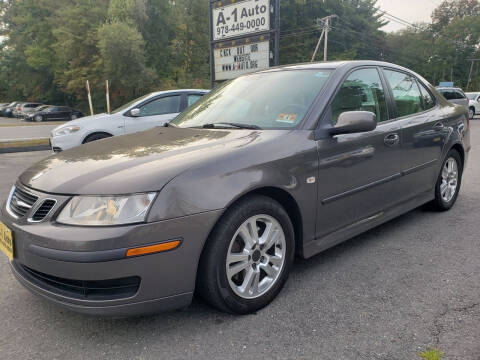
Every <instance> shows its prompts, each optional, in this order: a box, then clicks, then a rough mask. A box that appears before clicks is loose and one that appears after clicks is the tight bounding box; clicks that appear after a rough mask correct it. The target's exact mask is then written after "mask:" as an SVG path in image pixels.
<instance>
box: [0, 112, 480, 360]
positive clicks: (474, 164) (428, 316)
mask: <svg viewBox="0 0 480 360" xmlns="http://www.w3.org/2000/svg"><path fill="white" fill-rule="evenodd" d="M472 143H473V149H472V151H471V153H470V159H469V164H468V169H467V171H466V173H465V176H464V183H463V189H462V191H461V194H460V197H459V199H458V203H457V205H456V206H455V207H454V209H452V211H450V212H448V213H432V212H429V211H427V210H423V209H417V210H415V211H412V212H410V213H408V214H406V215H404V216H402V217H400V218H398V219H396V220H393V221H391V222H389V223H387V224H385V225H383V226H380V227H378V228H376V229H374V230H372V231H369V232H368V233H365V234H363V235H361V236H358V237H356V238H354V239H352V240H350V241H348V242H346V243H344V244H342V245H339V246H337V247H335V248H333V249H331V250H329V251H327V252H325V253H323V254H321V255H319V256H316V257H314V258H312V259H310V260H307V261H305V260H297V261H296V266H295V269H294V271H293V274H292V276H291V278H290V281H289V282H288V283H287V286H286V287H285V289H284V291H283V292H282V293H281V294H280V296H279V297H278V299H277V300H276V301H274V302H273V303H272V304H271V305H270V306H269V307H267V308H266V309H264V310H262V311H260V312H258V313H257V314H255V315H249V316H243V317H235V316H230V315H225V314H222V313H219V312H217V311H215V310H212V309H211V308H209V307H208V306H207V305H205V304H203V303H202V302H200V301H199V300H196V301H195V302H194V303H193V304H192V306H190V307H189V308H188V309H187V310H184V311H181V312H180V311H178V312H171V313H166V314H159V315H156V316H149V317H141V318H130V319H105V318H96V317H87V316H82V315H77V314H74V313H70V312H68V311H65V310H63V309H60V308H58V307H56V306H54V305H51V304H49V303H47V302H45V301H43V300H42V299H40V298H38V297H36V296H34V295H32V294H30V293H29V292H28V291H27V290H25V289H24V288H23V287H22V286H21V285H20V284H18V283H17V281H16V280H14V278H13V276H12V275H11V274H10V271H9V267H8V262H7V259H6V257H3V256H1V257H0V284H1V291H0V319H1V328H2V334H3V336H1V337H0V354H1V356H0V357H1V358H2V359H98V358H104V359H107V358H108V359H182V358H192V359H193V358H195V359H211V358H221V359H231V358H233V359H236V358H247V359H252V358H260V359H262V358H264V359H273V358H275V359H312V358H315V359H322V360H323V359H332V360H333V359H335V360H338V359H368V360H371V359H385V360H396V359H398V360H405V359H419V357H418V356H417V354H418V352H420V351H422V350H424V349H426V348H427V347H429V346H430V347H438V348H439V349H441V350H442V351H444V352H445V353H446V355H447V356H446V359H462V360H478V359H480V340H479V339H480V236H479V234H480V216H479V210H480V120H475V121H473V122H472ZM47 155H49V153H48V152H36V153H31V154H28V155H26V154H3V155H0V174H2V176H1V177H0V197H1V198H4V197H5V195H6V194H7V192H8V190H9V188H10V185H11V183H12V182H13V181H14V179H15V178H16V177H17V176H18V174H19V173H20V172H21V171H22V170H23V169H24V168H26V167H27V166H28V165H30V164H32V163H34V162H35V161H37V160H39V159H41V158H42V157H44V156H47ZM159 276H161V274H159Z"/></svg>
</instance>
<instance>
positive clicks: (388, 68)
mask: <svg viewBox="0 0 480 360" xmlns="http://www.w3.org/2000/svg"><path fill="white" fill-rule="evenodd" d="M380 70H381V71H382V74H383V75H384V76H385V81H386V83H387V86H388V89H389V92H390V95H391V97H392V112H393V114H394V116H396V115H397V105H396V103H395V99H394V97H393V90H392V88H391V86H390V83H389V82H388V81H387V77H386V75H385V72H384V70H390V71H396V72H399V73H402V74H405V75H409V76H411V77H413V78H414V79H415V81H416V82H417V83H420V84H423V85H424V87H425V89H426V90H427V91H428V92H429V94H430V96H432V98H433V100H434V101H435V106H433V107H432V108H430V109H428V110H423V111H420V112H417V113H413V114H409V115H405V116H401V117H393V118H392V119H391V121H392V122H393V121H397V120H404V119H406V118H409V117H412V116H417V115H423V114H426V113H428V112H430V111H433V110H436V109H438V99H437V97H436V96H434V95H433V93H432V91H431V90H430V89H429V88H428V86H426V85H425V84H424V83H423V82H422V81H420V80H419V79H418V77H417V76H416V75H415V74H413V73H410V72H409V71H405V70H403V69H396V68H392V67H388V66H381V67H380ZM417 86H418V84H417ZM419 90H420V89H419ZM422 104H423V100H422Z"/></svg>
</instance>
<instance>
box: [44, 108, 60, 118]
mask: <svg viewBox="0 0 480 360" xmlns="http://www.w3.org/2000/svg"><path fill="white" fill-rule="evenodd" d="M43 117H44V118H45V120H47V121H50V120H58V107H56V106H55V107H51V108H48V109H47V110H46V111H45V115H44V116H43Z"/></svg>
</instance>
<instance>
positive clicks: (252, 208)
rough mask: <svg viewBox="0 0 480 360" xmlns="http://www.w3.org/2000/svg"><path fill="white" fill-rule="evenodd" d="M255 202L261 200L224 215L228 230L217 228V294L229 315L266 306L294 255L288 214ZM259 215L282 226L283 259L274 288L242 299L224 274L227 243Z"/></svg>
mask: <svg viewBox="0 0 480 360" xmlns="http://www.w3.org/2000/svg"><path fill="white" fill-rule="evenodd" d="M258 199H261V198H252V199H251V201H252V203H250V204H248V202H244V203H243V204H242V205H244V204H245V205H244V206H240V208H236V210H237V211H235V212H234V213H230V214H227V217H228V218H227V223H228V226H226V227H222V228H220V229H219V231H218V232H217V233H216V234H215V235H216V236H215V240H216V241H221V242H222V243H221V246H219V247H218V251H219V252H220V253H219V254H218V255H217V257H216V258H217V259H219V260H218V261H217V263H216V269H215V270H216V271H215V274H216V283H217V286H218V291H219V292H220V294H221V297H222V298H223V300H224V302H225V304H226V306H227V307H228V308H229V309H230V310H231V311H233V312H235V313H239V314H247V313H250V312H253V311H256V310H259V309H261V308H263V307H265V306H266V305H268V304H269V303H270V302H271V301H272V300H273V299H274V298H275V297H276V296H277V295H278V293H279V292H280V290H281V289H282V287H283V285H284V284H285V282H286V280H287V278H288V275H289V272H290V269H291V267H292V264H293V259H294V254H295V240H294V231H293V225H292V222H291V220H290V218H289V216H288V214H287V212H286V211H285V210H284V209H283V207H282V206H281V205H280V204H278V205H276V204H275V203H276V202H275V201H273V200H270V199H269V198H266V199H269V200H270V201H272V203H271V204H267V203H265V202H264V201H258ZM256 200H257V201H256ZM272 205H273V206H272ZM275 205H276V206H275ZM260 214H264V215H270V216H272V217H273V218H275V219H276V220H277V221H278V223H279V224H280V226H282V229H283V232H284V234H285V244H286V252H285V256H286V259H285V263H284V265H283V268H282V271H281V274H280V276H279V277H278V279H277V282H276V284H275V285H274V286H273V287H272V288H271V289H270V290H269V291H268V292H267V293H265V294H263V295H262V296H260V297H258V298H255V299H244V298H241V297H240V296H238V295H237V294H235V293H234V291H233V290H232V288H231V287H230V284H229V281H228V277H227V274H226V272H227V270H226V258H227V253H228V250H229V247H230V241H231V239H232V238H233V235H235V232H236V231H237V230H238V228H239V227H240V226H241V225H242V224H243V222H244V221H245V220H247V219H248V218H250V217H252V216H255V215H260ZM239 215H240V216H239ZM215 240H214V241H215Z"/></svg>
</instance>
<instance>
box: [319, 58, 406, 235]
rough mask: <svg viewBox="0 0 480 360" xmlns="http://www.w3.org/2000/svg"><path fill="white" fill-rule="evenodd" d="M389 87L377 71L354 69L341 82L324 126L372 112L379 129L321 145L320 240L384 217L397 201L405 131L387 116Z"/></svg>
mask: <svg viewBox="0 0 480 360" xmlns="http://www.w3.org/2000/svg"><path fill="white" fill-rule="evenodd" d="M387 104H388V99H387V93H386V91H385V84H384V83H383V80H382V78H381V76H380V72H379V70H378V69H377V68H376V67H366V68H360V69H356V70H354V71H353V72H351V73H350V74H349V75H347V77H346V78H345V80H344V81H343V82H342V84H341V86H340V88H339V89H338V90H337V93H336V95H335V96H334V98H333V100H332V101H331V103H330V105H329V108H328V109H327V116H326V117H325V118H324V119H323V125H322V126H327V127H331V126H334V125H335V124H336V122H337V120H338V117H339V115H340V114H341V113H343V112H348V111H370V112H373V113H374V114H375V115H376V117H377V123H378V125H377V128H376V129H375V130H373V131H370V132H365V133H356V134H345V135H337V136H334V137H330V136H329V137H327V138H326V139H323V140H319V141H318V153H319V171H318V182H317V184H318V204H319V208H318V213H317V227H316V229H317V231H316V233H317V234H316V235H317V237H318V238H319V237H324V236H326V235H328V234H331V233H334V232H335V231H337V230H340V229H344V228H350V227H355V226H357V225H360V224H364V223H365V222H369V221H373V220H375V219H377V218H378V217H381V216H382V215H383V212H384V210H385V209H388V208H390V207H392V206H393V205H395V203H396V202H397V199H396V196H395V194H396V193H397V192H398V191H399V190H400V187H399V184H398V178H399V175H400V168H401V165H400V161H401V151H400V144H401V129H400V127H399V125H398V124H397V123H396V122H395V121H391V120H390V117H389V109H388V105H387Z"/></svg>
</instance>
